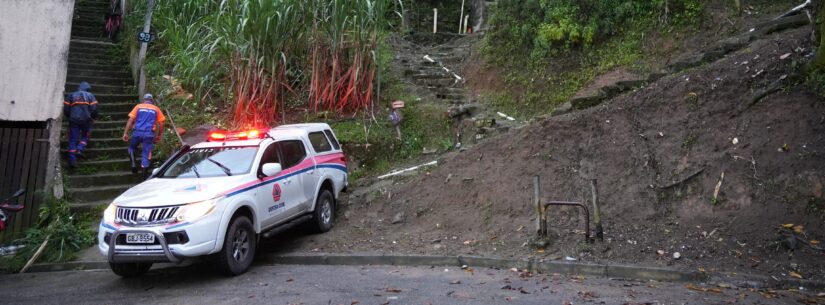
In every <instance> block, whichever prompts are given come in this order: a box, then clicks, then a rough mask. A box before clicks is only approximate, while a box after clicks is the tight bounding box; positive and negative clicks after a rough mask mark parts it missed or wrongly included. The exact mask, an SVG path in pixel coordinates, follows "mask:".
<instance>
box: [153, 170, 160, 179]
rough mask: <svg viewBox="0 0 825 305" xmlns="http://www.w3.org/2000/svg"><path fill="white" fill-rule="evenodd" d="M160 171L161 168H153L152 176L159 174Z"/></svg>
mask: <svg viewBox="0 0 825 305" xmlns="http://www.w3.org/2000/svg"><path fill="white" fill-rule="evenodd" d="M159 171H160V168H155V169H153V170H152V177H154V176H157V175H158V172H159Z"/></svg>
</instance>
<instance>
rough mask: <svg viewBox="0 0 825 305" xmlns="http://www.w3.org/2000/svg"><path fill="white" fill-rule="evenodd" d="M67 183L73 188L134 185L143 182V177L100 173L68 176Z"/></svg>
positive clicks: (126, 173)
mask: <svg viewBox="0 0 825 305" xmlns="http://www.w3.org/2000/svg"><path fill="white" fill-rule="evenodd" d="M66 179H67V183H68V184H69V185H70V186H71V188H86V187H94V186H101V185H129V184H131V185H134V184H138V183H140V182H141V180H142V179H143V176H142V175H140V174H132V172H131V171H117V172H100V173H95V174H91V175H68V176H66Z"/></svg>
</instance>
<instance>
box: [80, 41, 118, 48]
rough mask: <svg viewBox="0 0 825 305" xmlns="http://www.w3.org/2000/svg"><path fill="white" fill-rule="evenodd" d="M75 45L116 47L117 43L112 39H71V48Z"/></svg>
mask: <svg viewBox="0 0 825 305" xmlns="http://www.w3.org/2000/svg"><path fill="white" fill-rule="evenodd" d="M74 46H83V47H94V46H98V47H101V46H103V47H115V46H117V44H116V43H114V42H111V41H98V40H87V39H72V40H70V41H69V48H71V47H74Z"/></svg>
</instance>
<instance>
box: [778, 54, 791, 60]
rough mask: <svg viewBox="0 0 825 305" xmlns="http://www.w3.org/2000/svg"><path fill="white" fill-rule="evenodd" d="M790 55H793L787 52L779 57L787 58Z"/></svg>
mask: <svg viewBox="0 0 825 305" xmlns="http://www.w3.org/2000/svg"><path fill="white" fill-rule="evenodd" d="M788 56H791V53H785V54H783V55H782V56H779V59H785V58H788Z"/></svg>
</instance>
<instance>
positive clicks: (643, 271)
mask: <svg viewBox="0 0 825 305" xmlns="http://www.w3.org/2000/svg"><path fill="white" fill-rule="evenodd" d="M606 271H607V273H606V274H605V276H608V277H618V278H631V279H646V280H657V281H668V282H687V281H701V280H703V279H705V277H704V276H703V275H702V274H700V273H698V272H688V271H681V270H672V269H665V268H655V267H637V266H623V265H609V266H607V269H606Z"/></svg>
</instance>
